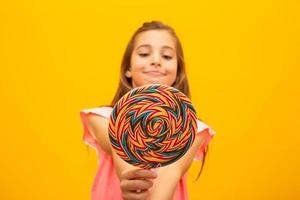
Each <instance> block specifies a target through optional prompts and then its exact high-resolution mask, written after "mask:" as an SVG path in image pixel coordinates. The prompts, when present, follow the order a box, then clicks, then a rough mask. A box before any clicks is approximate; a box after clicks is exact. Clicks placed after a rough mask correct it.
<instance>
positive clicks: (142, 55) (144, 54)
mask: <svg viewBox="0 0 300 200" xmlns="http://www.w3.org/2000/svg"><path fill="white" fill-rule="evenodd" d="M148 55H149V54H148V53H139V56H141V57H147V56H148Z"/></svg>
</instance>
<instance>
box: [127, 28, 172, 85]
mask: <svg viewBox="0 0 300 200" xmlns="http://www.w3.org/2000/svg"><path fill="white" fill-rule="evenodd" d="M130 63H131V68H130V69H129V70H128V71H126V74H125V76H126V77H128V78H131V80H132V86H133V88H135V87H139V86H142V85H145V84H152V83H159V84H164V85H168V86H172V85H173V83H174V82H175V79H176V74H177V55H176V44H175V39H174V38H173V37H172V35H170V33H169V32H168V31H166V30H150V31H145V32H142V33H139V34H138V35H137V36H136V38H135V44H134V48H133V52H132V55H131V61H130Z"/></svg>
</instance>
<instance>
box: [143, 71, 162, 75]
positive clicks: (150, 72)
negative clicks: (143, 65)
mask: <svg viewBox="0 0 300 200" xmlns="http://www.w3.org/2000/svg"><path fill="white" fill-rule="evenodd" d="M144 73H145V74H149V75H153V76H164V75H166V74H165V73H162V72H159V71H147V72H144Z"/></svg>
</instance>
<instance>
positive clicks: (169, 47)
mask: <svg viewBox="0 0 300 200" xmlns="http://www.w3.org/2000/svg"><path fill="white" fill-rule="evenodd" d="M141 47H151V45H150V44H142V45H140V46H138V47H137V48H136V49H139V48H141ZM162 48H163V49H171V50H174V48H173V47H171V46H168V45H164V46H162Z"/></svg>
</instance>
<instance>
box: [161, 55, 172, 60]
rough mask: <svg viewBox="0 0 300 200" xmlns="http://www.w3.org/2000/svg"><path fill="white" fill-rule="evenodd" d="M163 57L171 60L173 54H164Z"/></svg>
mask: <svg viewBox="0 0 300 200" xmlns="http://www.w3.org/2000/svg"><path fill="white" fill-rule="evenodd" d="M163 58H165V59H167V60H171V59H172V56H167V55H164V56H163Z"/></svg>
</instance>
